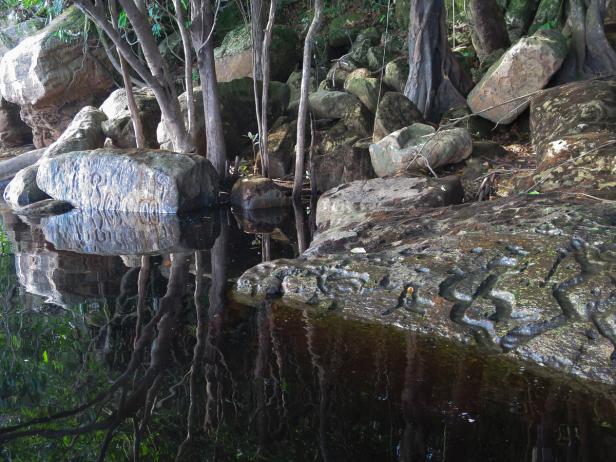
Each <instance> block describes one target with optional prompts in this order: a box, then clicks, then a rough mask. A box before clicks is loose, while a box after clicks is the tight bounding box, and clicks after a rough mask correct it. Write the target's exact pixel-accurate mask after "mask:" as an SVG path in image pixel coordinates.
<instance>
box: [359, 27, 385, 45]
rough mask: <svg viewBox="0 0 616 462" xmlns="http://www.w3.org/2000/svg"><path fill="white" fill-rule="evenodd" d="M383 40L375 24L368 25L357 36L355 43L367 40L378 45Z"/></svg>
mask: <svg viewBox="0 0 616 462" xmlns="http://www.w3.org/2000/svg"><path fill="white" fill-rule="evenodd" d="M380 40H381V34H380V33H379V31H378V29H377V28H376V27H374V26H370V27H367V28H366V29H363V30H362V31H361V32H360V33H359V34H357V37H356V38H355V43H356V44H358V43H363V42H367V43H368V44H370V45H378V44H379V41H380Z"/></svg>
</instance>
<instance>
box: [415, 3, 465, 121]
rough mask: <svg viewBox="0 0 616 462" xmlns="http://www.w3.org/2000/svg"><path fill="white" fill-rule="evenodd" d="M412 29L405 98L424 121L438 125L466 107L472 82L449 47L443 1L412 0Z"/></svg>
mask: <svg viewBox="0 0 616 462" xmlns="http://www.w3.org/2000/svg"><path fill="white" fill-rule="evenodd" d="M410 19H411V25H410V27H409V39H408V40H409V41H408V45H409V76H408V80H407V82H406V87H405V89H404V94H405V95H406V96H407V97H408V98H409V99H410V100H411V101H412V102H413V103H415V105H416V106H417V108H418V109H419V110H420V111H421V113H422V114H423V115H424V117H425V118H427V119H429V120H433V121H438V120H440V118H441V115H442V114H443V113H444V112H445V111H446V110H447V109H449V108H451V107H457V106H461V105H464V104H466V100H465V98H464V95H466V94H467V93H468V92H469V91H470V89H471V88H472V81H471V79H470V77H469V76H468V75H466V73H464V71H463V70H462V68H461V67H460V65H459V63H458V62H457V61H456V59H455V57H454V56H453V53H452V52H451V48H450V47H449V44H448V43H447V28H446V25H445V3H444V0H413V2H412V3H411V9H410Z"/></svg>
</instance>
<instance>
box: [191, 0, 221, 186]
mask: <svg viewBox="0 0 616 462" xmlns="http://www.w3.org/2000/svg"><path fill="white" fill-rule="evenodd" d="M191 13H192V18H191V19H192V25H191V36H192V41H193V47H194V49H195V50H196V54H197V66H198V67H199V76H200V78H201V90H202V93H203V110H204V111H205V136H206V142H207V158H208V159H209V160H210V162H212V164H213V165H214V168H215V169H216V171H217V172H218V175H219V176H220V178H221V180H223V179H224V178H225V176H226V172H225V164H226V160H227V149H226V146H225V137H224V133H223V129H222V116H221V114H220V96H219V94H218V83H217V79H216V66H215V62H214V45H213V43H212V40H211V38H212V32H213V30H214V11H213V10H212V4H211V3H210V0H191Z"/></svg>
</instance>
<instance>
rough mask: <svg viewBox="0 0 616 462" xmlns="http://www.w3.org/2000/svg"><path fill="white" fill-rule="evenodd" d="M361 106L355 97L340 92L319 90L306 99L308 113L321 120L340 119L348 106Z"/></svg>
mask: <svg viewBox="0 0 616 462" xmlns="http://www.w3.org/2000/svg"><path fill="white" fill-rule="evenodd" d="M357 104H361V103H360V101H359V99H357V97H356V96H354V95H350V94H348V93H345V92H342V91H323V90H319V91H317V92H315V93H311V94H310V96H309V98H308V105H309V108H310V112H312V114H313V115H314V116H315V117H316V118H321V119H341V118H342V117H343V116H344V114H345V112H346V111H347V110H348V109H349V107H350V106H353V105H357Z"/></svg>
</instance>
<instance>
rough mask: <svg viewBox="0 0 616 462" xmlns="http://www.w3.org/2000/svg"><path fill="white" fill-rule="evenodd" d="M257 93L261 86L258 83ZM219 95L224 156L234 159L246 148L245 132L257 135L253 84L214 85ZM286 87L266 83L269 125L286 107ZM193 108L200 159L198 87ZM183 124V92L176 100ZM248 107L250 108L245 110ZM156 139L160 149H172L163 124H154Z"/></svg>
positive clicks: (202, 140) (202, 123)
mask: <svg viewBox="0 0 616 462" xmlns="http://www.w3.org/2000/svg"><path fill="white" fill-rule="evenodd" d="M258 88H259V92H261V89H262V86H261V83H260V82H259V83H258ZM218 93H219V96H220V106H221V107H220V110H221V116H222V124H223V132H224V135H225V143H226V146H227V156H228V157H229V159H234V158H235V156H236V155H240V154H241V153H242V151H243V150H244V149H245V148H247V147H249V146H250V143H251V142H250V139H249V138H248V137H247V135H248V132H251V133H257V131H258V130H257V119H256V116H255V111H254V107H255V102H254V90H253V82H252V79H250V78H244V79H238V80H233V81H231V82H221V83H219V84H218ZM289 95H290V90H289V87H288V86H287V85H286V84H284V83H281V82H270V97H269V102H268V111H267V112H268V115H269V117H270V118H271V120H270V122H273V121H274V120H276V119H277V118H278V117H279V116H281V115H282V114H284V113H285V112H286V110H287V107H288V105H289ZM194 97H195V109H196V111H197V133H196V139H197V152H198V153H199V154H201V155H203V156H205V155H206V154H207V146H206V136H205V120H204V112H203V94H202V92H201V87H195V88H194ZM179 100H180V107H181V109H182V114H184V121H185V123H188V107H187V104H186V93H182V94H181V95H180V97H179ZM248 108H250V109H248ZM156 138H157V140H158V144H159V145H160V148H161V149H166V150H173V145H172V144H171V141H170V139H169V135H168V134H167V129H166V127H165V124H164V121H161V122H160V123H159V124H158V128H157V130H156Z"/></svg>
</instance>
